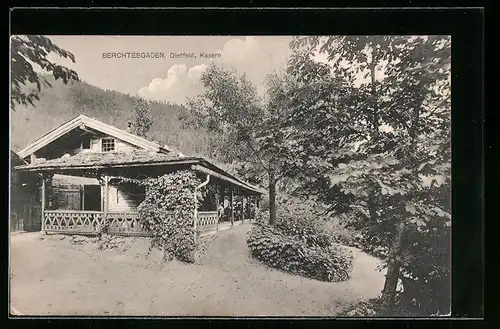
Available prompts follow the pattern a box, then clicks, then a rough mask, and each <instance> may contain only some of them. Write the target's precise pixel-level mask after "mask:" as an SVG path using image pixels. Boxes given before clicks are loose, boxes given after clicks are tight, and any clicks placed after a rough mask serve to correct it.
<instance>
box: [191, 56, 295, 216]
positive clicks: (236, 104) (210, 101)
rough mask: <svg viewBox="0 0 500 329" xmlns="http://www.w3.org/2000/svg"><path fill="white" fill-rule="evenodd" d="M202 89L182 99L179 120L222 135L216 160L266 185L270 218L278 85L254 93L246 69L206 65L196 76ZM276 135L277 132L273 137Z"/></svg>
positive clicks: (276, 165)
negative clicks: (183, 108) (262, 96)
mask: <svg viewBox="0 0 500 329" xmlns="http://www.w3.org/2000/svg"><path fill="white" fill-rule="evenodd" d="M201 80H202V82H203V84H204V86H205V89H206V91H205V93H204V94H202V95H200V96H198V97H195V98H193V99H190V100H189V101H188V102H187V105H186V107H187V111H186V113H185V115H184V116H183V121H184V122H185V124H186V125H189V126H191V127H192V126H195V127H196V126H199V127H202V128H206V129H208V130H210V131H215V132H216V133H218V134H219V135H220V136H221V139H220V140H221V142H220V145H219V150H220V155H219V158H218V160H219V161H221V162H225V163H230V164H231V165H230V167H231V168H232V170H233V171H236V172H237V173H238V174H240V175H241V176H243V177H245V178H246V179H247V180H249V181H250V182H253V183H256V184H267V186H268V188H269V203H270V210H271V211H270V221H271V222H273V221H274V219H275V217H276V184H277V182H278V181H279V179H280V178H281V174H280V171H281V169H282V164H283V162H282V161H281V157H282V152H283V151H286V150H285V149H278V148H276V147H275V146H278V145H280V144H279V143H274V142H273V141H271V140H270V139H269V137H270V134H271V132H272V131H273V129H274V127H275V126H278V124H277V123H278V122H279V121H280V120H281V118H282V116H281V115H280V110H281V108H278V106H279V98H280V97H282V96H283V95H284V94H283V93H281V94H279V91H278V84H277V83H274V84H273V81H272V80H270V81H269V88H268V91H269V94H270V95H271V96H270V97H269V100H266V101H265V100H262V99H260V98H259V97H258V95H257V92H256V89H255V87H254V86H253V84H252V83H251V82H250V80H249V79H248V78H247V77H246V75H245V74H241V75H240V74H238V72H236V71H234V70H231V69H225V68H221V67H218V66H216V65H212V66H210V67H209V68H208V69H207V70H206V71H205V72H204V73H203V74H202V77H201ZM274 137H275V138H278V137H277V136H274Z"/></svg>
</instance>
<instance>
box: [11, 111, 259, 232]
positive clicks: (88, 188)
mask: <svg viewBox="0 0 500 329" xmlns="http://www.w3.org/2000/svg"><path fill="white" fill-rule="evenodd" d="M18 154H19V156H20V158H21V159H23V160H24V161H26V162H27V163H24V164H20V165H17V166H15V169H16V170H17V171H18V172H30V173H37V174H39V176H41V177H43V179H42V180H41V198H40V199H41V201H40V203H41V217H42V220H41V230H42V232H57V233H72V234H95V233H97V232H98V231H99V229H100V228H101V227H103V226H104V225H105V224H108V225H109V226H108V227H109V232H110V233H114V234H123V235H148V234H149V233H148V232H146V231H144V229H143V228H142V227H141V225H140V223H139V220H138V213H137V206H138V205H139V204H140V203H141V202H142V200H144V197H145V191H144V188H142V187H140V186H137V185H135V184H132V183H123V182H121V181H120V179H119V177H128V178H146V177H158V176H161V175H163V174H167V173H172V172H175V171H178V170H192V171H194V172H195V173H196V174H197V175H198V176H199V177H200V178H201V179H202V181H203V183H202V184H201V185H200V188H202V187H207V186H210V185H211V186H210V189H209V191H216V192H212V194H211V195H209V197H208V198H206V200H204V202H203V203H201V204H200V206H199V208H198V209H193V225H194V226H195V227H197V228H199V229H202V230H203V231H217V230H220V229H224V228H227V227H230V226H232V225H235V224H238V223H241V221H244V220H246V219H250V218H251V217H253V215H254V210H255V209H256V206H257V205H258V202H259V199H260V197H261V195H262V194H263V193H264V191H262V190H260V189H259V188H257V187H254V186H252V185H250V184H248V183H246V182H245V181H243V180H241V179H239V178H238V177H235V176H234V175H231V174H229V173H227V172H226V171H224V170H223V169H221V168H219V167H217V166H216V165H214V164H212V163H210V162H209V161H207V160H205V159H204V158H201V157H191V156H185V155H183V154H181V153H179V152H178V151H176V150H173V149H171V148H169V147H168V146H160V145H159V144H158V143H155V142H152V141H149V140H146V139H144V138H142V137H139V136H136V135H133V134H131V133H129V132H127V131H124V130H121V129H118V128H116V127H113V126H111V125H108V124H105V123H103V122H100V121H98V120H96V119H94V118H90V117H87V116H85V115H80V116H78V117H76V118H74V119H72V120H70V121H68V122H66V123H64V124H62V125H61V126H59V127H58V128H56V129H54V130H52V131H50V132H49V133H47V134H46V135H44V136H42V137H40V138H39V139H37V140H36V141H34V142H33V143H31V144H30V145H28V146H27V147H25V148H24V149H22V150H21V151H19V152H18ZM220 209H225V210H224V211H220Z"/></svg>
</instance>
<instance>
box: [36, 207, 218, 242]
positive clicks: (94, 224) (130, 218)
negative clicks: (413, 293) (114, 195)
mask: <svg viewBox="0 0 500 329" xmlns="http://www.w3.org/2000/svg"><path fill="white" fill-rule="evenodd" d="M43 221H44V226H43V227H44V229H45V231H46V232H52V233H74V234H78V233H80V234H96V233H98V232H99V230H100V229H101V228H102V227H103V226H104V225H105V224H106V223H108V224H109V226H108V227H109V228H108V232H109V233H111V234H118V235H137V236H147V235H150V233H149V232H147V231H146V230H145V229H144V228H143V227H142V225H141V223H140V222H139V214H138V213H137V212H108V213H107V219H106V220H104V213H103V212H101V211H87V210H45V211H44V216H43ZM217 224H218V215H217V211H200V212H198V221H197V226H198V227H199V228H200V229H202V230H210V229H212V228H215V227H216V226H217Z"/></svg>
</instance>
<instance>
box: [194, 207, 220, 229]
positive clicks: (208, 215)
mask: <svg viewBox="0 0 500 329" xmlns="http://www.w3.org/2000/svg"><path fill="white" fill-rule="evenodd" d="M218 220H219V217H218V214H217V211H199V212H198V226H199V227H200V228H203V227H205V226H213V225H217V222H218Z"/></svg>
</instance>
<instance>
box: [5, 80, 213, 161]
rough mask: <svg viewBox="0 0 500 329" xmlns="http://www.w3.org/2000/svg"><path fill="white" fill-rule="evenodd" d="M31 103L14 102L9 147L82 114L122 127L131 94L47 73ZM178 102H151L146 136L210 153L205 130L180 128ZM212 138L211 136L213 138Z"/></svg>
mask: <svg viewBox="0 0 500 329" xmlns="http://www.w3.org/2000/svg"><path fill="white" fill-rule="evenodd" d="M43 78H44V79H45V80H46V81H47V82H48V84H50V85H48V84H45V85H44V86H42V92H41V93H40V100H39V101H35V103H34V106H32V105H28V106H22V105H18V106H16V109H15V111H11V149H13V150H14V151H19V150H20V149H22V148H24V147H25V146H26V145H28V144H29V143H31V142H33V141H34V140H36V139H37V138H39V137H41V136H42V135H44V134H46V133H47V132H49V131H50V130H52V129H54V128H56V127H58V126H59V125H61V124H63V123H64V122H66V121H68V120H70V119H72V118H74V117H76V116H78V115H80V114H84V115H87V116H89V117H93V118H96V119H98V120H100V121H102V122H105V123H107V124H111V125H113V126H115V127H118V128H120V129H125V127H126V126H127V120H128V118H129V117H130V115H131V114H132V111H133V104H134V97H133V96H131V95H127V94H123V93H120V92H117V91H114V90H103V89H101V88H98V87H95V86H92V85H89V84H88V83H86V82H83V81H70V82H69V83H68V84H66V85H65V84H64V83H63V82H61V81H60V80H58V81H55V80H54V78H53V77H52V76H50V75H43ZM180 111H182V107H181V106H179V105H174V104H169V103H160V102H152V103H151V116H152V120H153V124H152V126H151V128H150V130H149V132H148V133H147V138H148V139H150V140H155V141H157V142H159V143H160V144H161V145H164V144H168V145H169V146H171V147H174V148H177V149H178V150H180V151H181V152H183V153H184V154H189V155H204V156H207V157H210V156H211V154H210V153H211V152H210V146H209V145H210V143H209V139H210V138H211V137H210V135H209V134H208V133H206V132H205V131H203V130H200V129H196V130H195V129H189V128H182V127H181V122H180V120H179V118H178V115H179V113H180ZM212 140H213V138H212Z"/></svg>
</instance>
